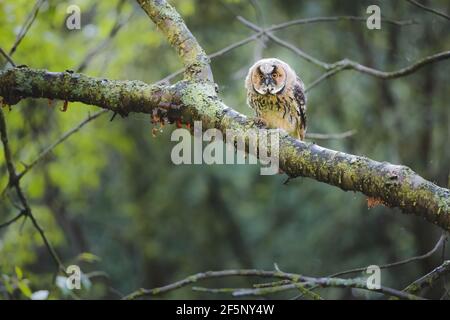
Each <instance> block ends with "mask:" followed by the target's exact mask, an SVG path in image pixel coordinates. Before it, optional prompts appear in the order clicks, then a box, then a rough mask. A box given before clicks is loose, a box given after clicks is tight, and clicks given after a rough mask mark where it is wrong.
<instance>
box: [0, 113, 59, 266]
mask: <svg viewBox="0 0 450 320" xmlns="http://www.w3.org/2000/svg"><path fill="white" fill-rule="evenodd" d="M0 137H1V141H2V144H3V151H4V155H5V161H6V167H7V169H8V174H9V186H10V187H11V188H14V189H15V190H16V193H17V197H18V198H19V201H20V203H21V204H22V206H23V208H22V209H21V212H20V213H19V215H17V216H16V217H15V218H13V219H12V220H10V221H8V222H6V223H4V224H3V225H2V227H4V226H8V225H10V224H11V223H13V222H15V221H17V220H18V219H19V218H20V217H21V216H22V215H24V216H25V217H29V218H30V220H31V223H32V224H33V226H34V228H35V229H36V230H37V231H38V233H39V235H40V237H41V239H42V241H43V242H44V245H45V246H46V247H47V250H48V252H49V253H50V256H51V257H52V259H53V260H54V262H55V264H56V266H57V267H58V270H59V271H61V272H63V273H65V272H66V269H65V268H64V265H63V264H62V262H61V260H60V259H59V256H58V254H57V253H56V251H55V249H54V248H53V246H52V245H51V243H50V241H49V240H48V239H47V236H46V235H45V232H44V229H42V227H41V226H40V224H39V223H38V221H37V220H36V218H35V217H34V214H33V212H32V211H31V207H30V206H29V204H28V200H27V198H26V197H25V194H24V193H23V191H22V188H21V186H20V181H19V179H18V176H17V174H16V168H15V166H14V163H13V160H12V153H11V150H10V148H9V141H8V133H7V130H6V121H5V116H4V113H3V110H1V109H0Z"/></svg>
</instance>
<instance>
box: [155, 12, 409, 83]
mask: <svg viewBox="0 0 450 320" xmlns="http://www.w3.org/2000/svg"><path fill="white" fill-rule="evenodd" d="M366 20H367V18H366V17H355V16H337V17H316V18H306V19H297V20H292V21H287V22H283V23H280V24H277V25H273V26H271V27H269V28H267V29H265V31H261V32H257V33H255V34H253V35H251V36H249V37H247V38H244V39H242V40H240V41H238V42H235V43H232V44H230V45H228V46H226V47H224V48H222V49H220V50H218V51H216V52H214V53H211V54H210V55H208V57H209V58H210V59H214V58H216V57H219V56H221V55H223V54H225V53H227V52H229V51H231V50H233V49H236V48H238V47H240V46H243V45H245V44H247V43H249V42H252V41H255V40H257V39H258V38H260V37H261V36H263V35H264V34H265V32H270V31H276V30H281V29H284V28H287V27H290V26H293V25H300V24H309V23H319V22H335V21H366ZM381 21H382V22H385V23H389V24H392V25H397V26H405V25H411V24H416V23H417V22H416V21H414V20H393V19H385V18H382V19H381ZM184 70H185V69H184V68H182V69H179V70H177V71H175V72H173V73H171V74H170V75H168V76H167V77H165V78H163V79H161V80H159V81H157V82H156V84H162V83H167V82H170V80H172V79H173V78H175V77H177V76H179V75H181V74H183V72H184Z"/></svg>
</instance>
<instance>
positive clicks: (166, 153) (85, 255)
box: [0, 0, 450, 299]
mask: <svg viewBox="0 0 450 320" xmlns="http://www.w3.org/2000/svg"><path fill="white" fill-rule="evenodd" d="M120 2H121V1H88V0H74V1H52V0H50V1H48V2H46V3H45V4H44V6H43V7H42V8H41V10H40V12H39V14H38V17H37V19H36V21H35V22H34V24H33V26H32V27H31V29H30V30H29V33H28V34H27V36H26V37H25V38H24V40H23V41H22V43H21V44H20V46H19V47H18V49H17V52H16V53H15V54H14V55H13V59H14V60H15V62H16V63H17V64H26V65H28V66H30V67H33V68H46V69H49V70H51V71H63V70H66V69H76V68H77V66H78V65H79V64H80V63H81V61H83V59H84V57H85V56H86V55H87V54H88V52H90V50H92V48H95V47H96V46H97V45H98V44H99V43H100V42H101V41H103V40H104V39H105V38H107V37H108V34H109V31H110V29H111V28H112V26H113V25H114V23H115V22H116V20H117V17H119V19H125V18H126V17H127V16H128V15H130V14H131V13H132V12H134V14H133V16H132V18H131V19H130V20H129V21H128V22H127V23H126V25H125V26H124V27H123V28H122V30H120V32H119V33H118V34H117V35H116V36H115V37H114V38H112V39H111V41H109V42H108V45H107V46H106V47H105V48H103V49H102V50H100V52H99V53H98V54H96V55H95V56H94V58H93V60H92V61H90V63H89V65H88V67H87V69H86V70H85V71H84V72H85V73H87V74H89V75H91V76H97V77H105V78H111V79H139V80H142V81H145V82H148V83H153V82H156V81H158V80H159V79H162V78H163V77H165V76H167V75H168V74H170V73H171V72H174V71H176V70H178V69H179V68H180V67H181V63H180V61H179V60H178V58H177V56H176V54H175V52H174V51H173V50H172V49H171V48H170V47H169V46H168V44H167V43H166V41H165V39H164V37H163V36H162V35H161V34H160V33H159V32H158V30H157V29H156V28H155V26H154V25H153V24H152V23H151V21H150V20H149V19H148V18H147V17H146V15H145V14H144V13H143V12H142V11H141V10H140V8H139V7H138V5H137V4H136V3H134V2H133V1H125V2H124V3H123V5H122V6H119V3H120ZM171 3H172V4H173V5H174V6H175V7H176V8H177V9H178V11H179V12H180V14H181V15H182V16H183V17H184V18H185V20H186V23H187V25H188V26H189V28H190V29H191V31H192V32H193V34H194V35H195V36H196V37H197V39H198V40H199V42H200V43H201V45H202V46H203V47H204V48H205V50H206V51H207V52H208V53H212V52H214V51H216V50H218V49H220V48H222V47H225V46H227V45H229V44H231V43H234V42H236V41H238V40H240V39H243V38H245V37H246V36H247V35H250V34H251V31H250V30H248V29H247V28H246V27H245V26H243V25H242V24H241V23H240V22H238V21H237V20H236V15H242V16H244V17H246V18H247V19H250V20H252V21H253V22H255V23H258V24H260V25H265V26H270V25H272V24H276V23H281V22H284V21H288V20H292V19H296V18H301V17H315V16H336V15H358V16H363V15H366V8H367V6H368V5H370V4H378V5H379V6H380V7H381V10H382V15H383V16H385V17H389V18H394V19H399V20H402V19H416V20H417V21H418V22H419V23H418V24H415V25H409V26H403V27H396V26H391V25H387V24H383V25H382V29H381V30H374V31H370V30H368V29H367V28H365V24H364V23H359V22H332V23H318V24H307V25H301V26H293V27H290V28H288V29H285V30H282V31H278V32H277V35H278V36H279V37H281V38H283V39H286V40H288V41H290V42H292V43H293V44H295V45H296V46H298V47H300V48H302V49H303V50H304V51H305V52H307V53H309V54H311V55H313V56H316V57H318V58H320V59H321V60H324V61H327V62H334V61H337V60H339V59H342V58H344V57H347V58H350V59H353V60H356V61H358V62H361V63H363V64H366V65H369V66H373V67H375V68H379V69H382V70H388V71H389V70H395V69H399V68H401V67H403V66H406V65H409V64H411V63H413V62H414V61H415V60H417V59H419V58H421V57H424V56H426V55H430V54H433V53H436V52H439V51H444V50H448V45H449V44H450V34H449V32H448V24H447V23H446V21H443V20H442V18H440V17H437V16H435V15H433V14H430V13H427V12H424V11H423V10H420V9H419V8H417V7H414V6H411V5H410V4H408V3H407V2H406V1H389V2H388V1H358V2H353V1H352V2H350V1H346V2H337V1H331V0H330V1H326V0H324V1H312V0H308V1H296V0H290V1H276V0H265V1H258V0H255V1H245V0H222V1H215V0H214V1H201V0H176V1H171ZM69 4H77V5H79V6H80V8H81V13H82V28H81V30H77V31H70V30H67V29H66V28H65V19H66V17H67V14H66V8H67V6H68V5H69ZM33 5H34V1H29V0H15V1H9V0H7V1H0V46H1V47H2V48H3V49H5V50H8V49H9V48H10V47H11V46H12V45H13V43H14V41H15V38H16V35H17V33H18V31H19V30H20V27H21V26H22V24H23V23H24V21H25V20H26V17H27V15H28V14H29V12H30V11H31V10H32V7H33ZM432 5H433V6H435V7H437V8H442V9H443V10H444V11H445V10H447V12H449V11H450V6H449V3H448V2H447V1H443V0H441V1H433V2H432ZM118 8H120V12H119V13H118V12H117V11H118ZM270 56H274V57H279V58H281V59H283V60H285V61H287V62H288V63H289V64H291V65H292V66H293V67H294V68H295V69H296V70H297V71H298V73H299V74H300V76H301V77H302V78H303V80H304V81H305V83H306V84H308V83H311V82H312V81H314V80H315V79H316V78H317V77H319V76H320V75H321V74H322V72H323V70H321V69H319V68H318V67H317V66H315V65H311V64H309V63H307V62H305V61H304V60H302V59H301V58H299V57H298V56H296V55H295V54H293V53H292V52H290V51H288V50H287V49H285V48H281V47H279V46H277V45H275V44H273V43H271V42H269V41H264V42H262V41H256V42H253V43H251V44H247V45H245V46H243V47H240V48H238V49H235V50H233V51H231V52H229V53H227V54H225V55H223V56H220V57H218V58H216V59H214V60H213V61H212V67H213V72H214V76H215V80H216V82H217V83H218V84H219V87H220V94H221V96H222V98H223V99H224V101H225V102H226V103H227V104H229V105H230V106H233V107H235V108H236V109H237V110H238V111H240V112H243V113H245V114H247V115H252V112H251V110H250V109H249V108H248V107H247V106H246V103H245V92H244V85H243V83H244V77H245V74H246V71H247V69H248V67H249V65H251V64H252V63H253V62H254V61H255V60H256V59H259V58H261V57H270ZM0 59H1V58H0ZM0 62H2V64H3V61H2V60H0ZM449 74H450V65H449V63H448V62H446V61H442V62H440V63H436V64H433V65H429V66H427V67H425V68H423V69H420V70H419V71H417V72H416V73H414V74H413V75H411V76H408V77H404V78H400V79H396V80H390V81H386V80H379V79H376V78H372V77H370V76H368V75H364V74H361V73H357V72H352V71H344V72H341V73H339V74H338V75H337V76H335V77H333V78H331V79H329V80H327V81H325V82H323V83H321V84H320V85H319V86H317V87H316V88H314V89H312V90H311V91H310V92H309V94H308V96H309V99H308V100H309V102H308V103H309V106H308V115H309V119H310V122H309V126H308V127H309V131H310V132H321V133H335V132H342V131H346V130H350V129H355V130H357V134H356V135H354V136H352V137H350V138H347V139H344V140H329V141H317V142H318V143H319V144H321V145H324V146H326V147H329V148H333V149H336V150H342V151H344V152H350V153H354V154H358V155H365V156H368V157H370V158H373V159H376V160H380V161H390V162H394V163H402V164H405V165H408V166H411V167H412V168H413V169H414V170H416V171H417V172H418V173H419V174H421V175H422V176H423V177H425V178H426V179H429V180H432V181H435V182H436V183H437V184H439V185H441V186H446V185H447V183H448V176H449V169H450V148H449V142H448V141H449V138H450V108H449V104H448V101H450V92H449V90H448V89H449V82H448V80H449ZM61 106H62V102H61V101H54V102H53V106H52V107H50V108H49V107H48V102H47V101H46V100H26V101H22V102H21V103H20V104H19V105H17V106H14V107H13V108H12V110H11V111H10V112H7V111H6V110H5V112H6V113H7V115H6V116H7V125H8V131H9V135H10V144H11V148H12V150H13V156H14V159H15V161H16V163H17V165H18V167H19V169H23V166H22V165H20V161H23V162H24V163H27V162H29V161H31V160H32V159H34V157H36V155H37V154H38V153H39V151H40V150H42V149H44V148H45V147H46V146H48V145H49V144H50V143H52V142H53V141H55V140H56V139H57V138H58V137H59V136H61V135H62V134H63V133H64V132H65V131H67V130H69V129H70V128H72V127H74V126H75V125H76V124H78V123H79V122H80V121H81V120H82V119H84V118H85V117H86V116H87V115H88V113H89V112H94V110H95V109H96V108H94V107H89V106H85V105H82V104H80V103H70V104H69V110H68V111H67V112H64V113H63V112H59V111H58V109H59V108H61ZM151 129H152V128H151V124H150V121H149V118H148V117H147V116H144V115H140V114H136V115H130V116H129V117H128V118H125V119H122V118H120V117H116V119H115V120H114V121H112V122H110V121H109V116H108V115H104V116H102V117H101V118H99V119H97V120H95V121H93V122H92V123H90V124H88V125H87V126H85V127H83V128H82V130H81V131H80V132H78V133H76V134H75V135H74V136H72V137H71V138H70V139H69V140H67V141H66V142H64V143H63V144H62V145H60V146H58V147H57V148H56V149H55V150H54V151H53V152H52V153H51V155H50V156H48V157H47V158H46V159H45V160H44V161H43V162H42V163H40V164H39V165H38V166H37V167H35V168H34V169H33V170H31V171H30V172H29V173H28V174H27V175H26V176H25V177H24V179H23V180H22V184H23V187H24V190H25V192H26V195H27V197H28V198H29V200H30V204H31V206H32V209H33V211H34V214H35V216H36V218H37V219H38V221H39V222H40V223H41V225H42V226H43V227H44V229H45V231H46V234H47V236H48V238H49V240H50V241H51V243H52V244H53V245H54V246H55V247H56V250H57V251H58V253H59V254H60V256H61V257H62V260H63V262H64V263H65V264H66V265H69V264H77V265H80V267H81V269H82V271H83V275H84V277H83V279H84V282H83V289H82V290H80V291H74V292H68V291H67V290H64V289H63V288H62V287H63V285H61V281H64V278H62V275H61V274H60V275H59V276H58V277H56V274H55V271H56V267H55V265H54V264H53V261H52V260H51V257H50V256H49V254H48V251H47V250H46V248H45V246H44V244H43V242H42V240H41V238H40V237H39V234H38V233H37V231H36V230H35V229H34V228H33V226H32V224H31V222H30V221H28V220H26V221H23V220H20V221H19V222H16V223H15V224H13V225H11V226H9V227H8V228H5V229H2V230H0V275H1V278H0V297H1V298H20V299H27V298H36V299H38V298H40V299H42V298H43V299H45V298H49V299H55V298H78V297H80V298H95V299H98V298H102V299H103V298H119V297H121V296H122V295H123V294H127V293H129V292H131V291H133V290H135V289H137V288H139V287H147V288H150V287H156V286H160V285H164V284H167V283H170V282H173V281H176V280H178V279H180V278H183V277H186V276H188V275H190V274H192V273H197V272H201V271H206V270H211V269H227V268H259V269H273V264H274V263H277V264H278V265H279V266H280V268H281V269H282V270H284V271H289V272H294V273H300V274H304V275H311V276H321V275H327V274H331V273H334V272H337V271H342V270H345V269H349V268H354V267H359V266H367V265H370V264H383V263H386V262H391V261H395V260H398V259H402V258H407V257H410V256H413V255H416V254H422V253H424V252H426V251H427V250H429V249H431V248H432V246H433V244H434V242H435V241H436V240H437V238H438V237H439V233H440V231H439V230H438V229H437V228H436V227H433V226H432V225H430V224H428V223H426V222H424V221H422V220H421V219H419V218H416V217H413V216H406V215H401V214H399V212H398V211H397V210H392V209H387V208H383V207H377V208H374V209H371V210H368V209H367V205H366V199H365V197H364V196H362V195H361V194H355V193H351V192H347V193H346V192H343V191H341V190H339V189H337V188H335V187H331V186H328V185H325V184H321V183H318V182H316V181H313V180H310V179H306V178H298V179H296V180H293V181H291V182H290V183H289V184H288V185H283V184H282V183H283V181H284V180H285V178H286V177H285V176H282V175H278V176H270V177H267V176H260V175H259V168H258V167H257V166H239V165H222V166H204V165H191V166H187V165H183V166H175V165H173V164H172V162H171V161H170V151H171V148H172V146H173V145H174V143H173V142H170V132H171V131H172V129H173V127H172V126H169V127H165V129H164V132H163V133H162V134H159V135H158V136H157V137H156V138H154V137H152V134H151ZM0 165H1V167H0V186H1V188H4V186H6V184H7V181H8V177H7V171H6V167H5V165H4V158H3V153H2V155H1V156H0ZM15 214H17V209H15V208H14V206H12V204H11V202H10V201H8V200H7V198H5V197H3V198H1V200H0V223H2V222H4V221H7V220H8V219H10V218H12V217H13V216H14V215H15ZM439 262H440V257H439V255H436V256H435V257H433V258H431V259H427V260H423V261H419V262H417V263H413V264H409V265H407V266H403V267H399V268H397V269H392V270H387V271H383V273H382V277H383V278H382V281H383V284H385V285H387V286H392V287H396V288H403V287H404V286H406V285H407V284H409V283H410V282H411V281H413V280H414V279H416V278H418V277H420V276H421V275H423V274H424V273H426V272H428V271H430V270H431V269H432V268H433V267H434V266H436V265H437V264H438V263H439ZM205 285H207V286H212V287H214V286H220V285H222V286H226V287H232V286H245V285H247V286H248V285H250V282H249V279H221V280H213V281H209V282H207V283H205ZM437 289H438V288H437ZM437 289H436V293H435V292H434V291H432V292H431V293H430V296H434V297H437V292H440V291H439V290H437ZM320 293H321V294H323V295H324V296H325V297H329V298H363V297H365V296H364V295H362V293H360V292H359V291H351V290H342V289H333V290H330V289H327V290H323V291H321V292H320ZM294 294H295V293H294ZM33 295H34V296H33ZM289 296H292V292H291V293H290V295H281V296H277V297H289ZM164 297H168V298H200V297H203V298H211V295H210V294H206V293H197V292H193V291H191V290H190V289H189V288H185V289H181V290H178V291H175V292H172V293H170V294H168V295H166V296H164ZM212 297H215V296H212ZM370 297H374V296H370Z"/></svg>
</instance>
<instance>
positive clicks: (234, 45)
mask: <svg viewBox="0 0 450 320" xmlns="http://www.w3.org/2000/svg"><path fill="white" fill-rule="evenodd" d="M262 34H263V33H262V32H257V33H255V34H253V35H251V36H249V37H247V38H244V39H242V40H239V41H237V42H234V43H232V44H230V45H228V46H226V47H224V48H222V49H220V50H217V51H215V52H213V53H211V54H209V55H208V58H210V59H214V58H217V57H220V56H222V55H224V54H225V53H228V52H230V51H232V50H234V49H236V48H239V47H241V46H243V45H245V44H247V43H249V42H252V41H255V40H256V39H258V38H259V37H260V36H261V35H262ZM184 70H185V69H184V68H182V69H179V70H177V71H175V72H174V73H172V74H169V75H168V76H167V77H165V78H163V79H161V80H159V81H157V82H156V83H155V84H162V83H167V82H170V80H172V79H173V78H175V77H177V76H179V75H181V74H183V72H184Z"/></svg>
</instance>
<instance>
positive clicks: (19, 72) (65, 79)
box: [0, 67, 185, 116]
mask: <svg viewBox="0 0 450 320" xmlns="http://www.w3.org/2000/svg"><path fill="white" fill-rule="evenodd" d="M183 87H185V84H184V83H183V82H180V83H178V84H177V85H174V86H170V87H164V86H156V85H153V86H152V85H148V84H146V83H144V82H141V81H121V80H108V79H99V78H93V77H89V76H86V75H83V74H80V73H74V72H72V71H66V72H49V71H46V70H39V69H30V68H26V67H20V68H13V69H9V70H6V71H0V96H1V97H3V104H7V105H14V104H16V103H18V102H19V101H20V100H21V99H22V98H47V99H59V100H63V101H78V102H83V103H85V104H90V105H95V106H98V107H101V108H104V109H109V110H111V111H113V112H116V113H118V114H121V115H123V116H126V115H127V114H128V113H130V112H141V113H149V114H154V113H155V112H156V111H158V112H162V113H164V114H166V113H167V112H171V113H174V114H176V113H177V109H179V107H180V104H181V102H180V95H179V94H178V92H180V90H181V88H183ZM178 113H179V112H178Z"/></svg>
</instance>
